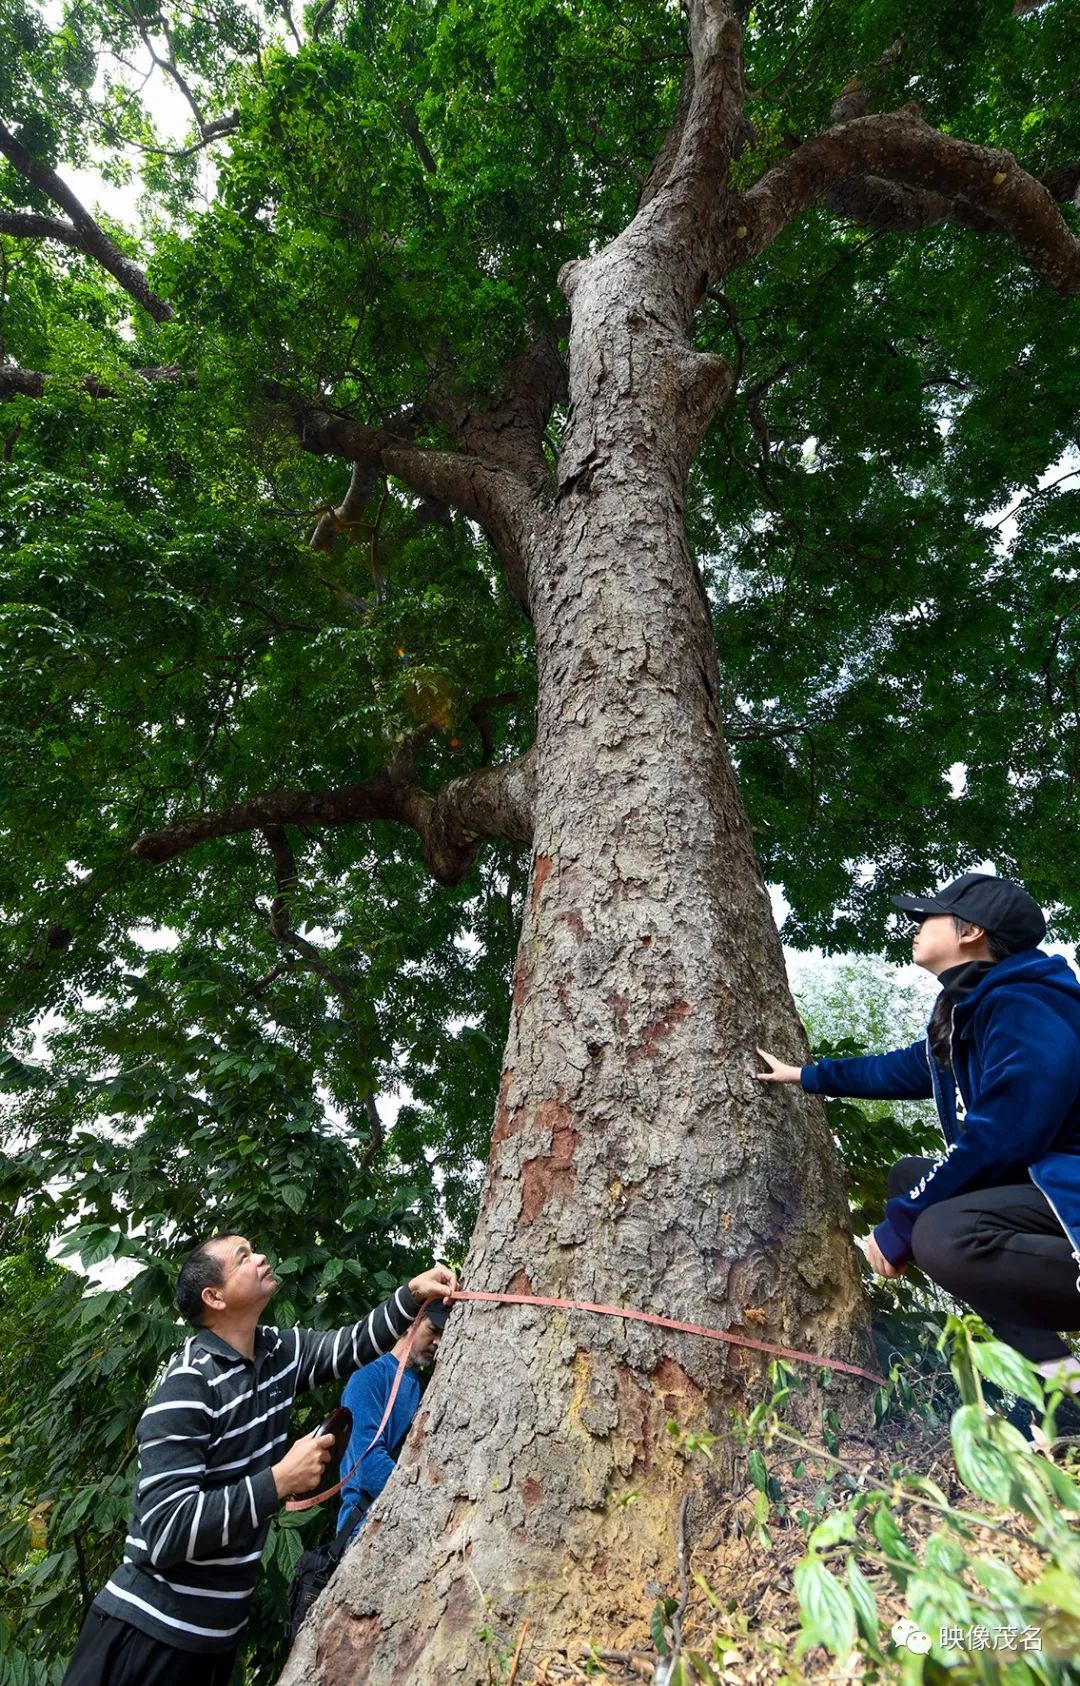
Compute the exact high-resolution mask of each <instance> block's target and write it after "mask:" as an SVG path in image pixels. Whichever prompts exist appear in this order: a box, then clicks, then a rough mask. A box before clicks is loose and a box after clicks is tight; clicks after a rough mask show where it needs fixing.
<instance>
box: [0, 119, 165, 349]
mask: <svg viewBox="0 0 1080 1686" xmlns="http://www.w3.org/2000/svg"><path fill="white" fill-rule="evenodd" d="M0 153H3V155H4V157H5V158H7V159H8V160H9V162H10V163H12V164H14V166H15V168H16V169H17V170H18V172H19V174H20V175H21V176H24V177H25V178H26V180H27V181H28V182H31V183H32V184H33V185H34V186H35V187H37V188H40V189H41V191H42V192H43V193H47V194H48V196H49V198H50V199H51V200H52V201H53V202H54V204H57V205H59V206H60V209H61V210H62V211H66V212H67V214H68V216H69V217H70V218H71V225H70V232H68V231H67V225H65V224H60V225H59V226H60V227H61V228H64V229H65V232H64V233H63V234H60V233H58V232H57V229H56V228H55V227H51V228H50V230H49V232H48V234H47V235H44V236H43V237H44V238H47V239H52V240H57V239H63V240H64V242H65V243H66V244H67V245H69V246H75V247H77V248H78V250H79V251H80V252H83V253H84V254H85V255H86V256H87V257H91V258H94V259H95V261H96V262H98V263H99V264H101V266H102V268H103V269H106V270H108V272H109V274H110V275H111V276H113V278H114V279H115V280H116V281H118V282H119V283H120V285H121V287H123V289H124V291H125V292H127V293H130V294H131V296H132V298H133V299H135V300H136V301H137V302H138V303H139V304H141V305H142V307H143V309H144V310H145V311H146V312H147V313H148V314H149V315H150V316H152V317H153V319H154V321H155V322H168V321H169V320H170V318H171V317H172V314H173V308H172V305H171V304H169V303H167V302H166V300H165V299H162V298H159V297H158V295H157V294H156V293H155V292H154V291H153V290H152V288H151V286H150V284H149V282H148V281H147V279H146V276H145V275H144V274H143V272H142V270H141V269H140V268H139V266H138V264H136V263H133V262H132V261H131V259H130V258H127V257H125V256H124V254H123V252H122V251H121V250H120V248H119V246H117V245H116V244H115V243H114V242H113V241H112V240H110V238H109V236H108V235H107V234H106V233H105V230H104V229H103V228H102V227H101V226H100V224H99V223H97V222H95V220H94V218H93V217H92V216H91V215H90V212H89V211H88V210H87V209H86V207H85V205H83V203H82V201H81V200H80V199H78V198H77V197H76V196H75V194H74V193H72V191H71V189H70V188H69V187H68V186H67V185H66V183H65V182H63V181H61V179H60V177H59V176H58V175H57V173H56V171H55V170H54V169H52V167H51V166H50V165H48V164H41V163H39V162H38V160H37V159H35V158H32V157H31V156H30V154H29V153H28V152H27V150H26V148H25V147H24V146H23V145H22V144H21V142H19V141H17V140H16V138H15V136H14V135H13V134H12V133H11V130H10V129H8V128H6V127H5V125H4V124H3V123H0ZM28 214H29V213H28ZM42 220H43V221H45V222H48V223H50V224H53V223H54V221H55V219H53V218H51V217H48V218H44V219H42Z"/></svg>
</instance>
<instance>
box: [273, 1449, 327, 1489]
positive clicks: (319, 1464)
mask: <svg viewBox="0 0 1080 1686" xmlns="http://www.w3.org/2000/svg"><path fill="white" fill-rule="evenodd" d="M333 1448H334V1437H333V1435H332V1434H319V1435H314V1434H305V1435H302V1436H301V1438H300V1439H299V1440H296V1441H294V1442H293V1444H292V1445H291V1446H290V1447H289V1450H288V1451H287V1452H286V1454H285V1456H284V1457H283V1458H282V1460H281V1462H280V1463H278V1464H275V1465H274V1467H273V1468H272V1469H271V1471H270V1474H271V1475H272V1476H273V1477H274V1486H275V1487H276V1488H277V1494H278V1498H279V1499H287V1498H288V1497H289V1494H290V1493H307V1492H310V1490H311V1488H312V1487H314V1486H315V1485H316V1483H317V1482H319V1481H321V1480H322V1477H323V1471H324V1470H325V1468H326V1466H327V1463H328V1462H329V1460H330V1453H331V1452H332V1451H333Z"/></svg>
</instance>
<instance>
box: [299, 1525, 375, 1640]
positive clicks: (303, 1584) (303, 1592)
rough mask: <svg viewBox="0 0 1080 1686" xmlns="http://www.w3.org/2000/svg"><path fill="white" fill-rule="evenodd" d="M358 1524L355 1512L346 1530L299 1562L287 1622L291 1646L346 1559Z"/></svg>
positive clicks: (317, 1547)
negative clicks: (308, 1615) (347, 1548)
mask: <svg viewBox="0 0 1080 1686" xmlns="http://www.w3.org/2000/svg"><path fill="white" fill-rule="evenodd" d="M358 1520H359V1518H358V1517H357V1515H356V1512H355V1511H353V1512H352V1513H351V1514H350V1515H349V1516H348V1517H347V1518H346V1521H345V1526H344V1527H343V1528H339V1529H338V1531H337V1533H336V1534H335V1535H334V1537H333V1539H332V1540H327V1541H326V1543H325V1545H321V1546H316V1547H315V1549H314V1551H305V1552H304V1554H303V1556H302V1557H298V1558H297V1560H296V1568H295V1569H294V1570H293V1578H292V1580H291V1581H290V1583H289V1614H288V1616H287V1617H286V1618H285V1637H286V1639H287V1640H288V1641H289V1644H290V1645H291V1644H292V1642H293V1640H294V1639H295V1638H296V1636H297V1634H298V1633H299V1632H300V1629H301V1626H302V1625H303V1621H304V1617H305V1616H306V1615H307V1613H308V1611H309V1610H310V1609H311V1606H312V1605H313V1604H314V1602H315V1600H316V1599H317V1598H318V1596H319V1594H320V1592H321V1591H322V1590H323V1588H324V1587H325V1586H327V1585H328V1584H329V1581H330V1578H331V1576H332V1575H333V1573H334V1570H335V1569H336V1568H337V1566H338V1564H339V1563H340V1562H341V1559H342V1558H343V1557H344V1555H345V1547H346V1546H347V1545H348V1543H349V1536H350V1535H351V1534H352V1531H353V1529H354V1528H355V1527H356V1524H357V1521H358Z"/></svg>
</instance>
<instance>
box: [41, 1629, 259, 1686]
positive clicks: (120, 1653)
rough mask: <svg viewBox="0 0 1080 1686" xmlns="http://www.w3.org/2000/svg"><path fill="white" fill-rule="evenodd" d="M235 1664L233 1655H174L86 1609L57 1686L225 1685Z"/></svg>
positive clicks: (172, 1648) (145, 1636) (167, 1647)
mask: <svg viewBox="0 0 1080 1686" xmlns="http://www.w3.org/2000/svg"><path fill="white" fill-rule="evenodd" d="M235 1661H236V1652H235V1651H228V1652H224V1653H222V1652H218V1653H217V1655H216V1656H207V1655H206V1653H205V1652H202V1651H178V1650H177V1649H176V1647H175V1646H174V1645H163V1644H162V1643H161V1641H160V1640H159V1639H151V1638H150V1635H149V1634H147V1633H141V1632H140V1630H139V1629H138V1628H137V1627H132V1626H131V1624H130V1622H121V1621H118V1620H117V1618H116V1617H115V1616H103V1615H101V1614H100V1612H99V1611H97V1610H91V1611H90V1614H89V1615H88V1616H87V1618H86V1620H85V1622H84V1623H83V1625H82V1632H81V1633H80V1634H79V1639H78V1643H77V1645H76V1646H75V1649H74V1651H73V1652H72V1656H71V1661H70V1663H69V1664H68V1669H67V1673H66V1674H65V1676H64V1679H63V1683H62V1686H228V1683H229V1676H230V1675H231V1673H232V1668H233V1663H234V1662H235Z"/></svg>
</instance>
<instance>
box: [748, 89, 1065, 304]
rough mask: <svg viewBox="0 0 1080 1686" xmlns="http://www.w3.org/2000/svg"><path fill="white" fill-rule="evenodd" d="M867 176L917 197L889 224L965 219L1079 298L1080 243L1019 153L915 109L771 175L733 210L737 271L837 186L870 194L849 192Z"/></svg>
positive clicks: (817, 147)
mask: <svg viewBox="0 0 1080 1686" xmlns="http://www.w3.org/2000/svg"><path fill="white" fill-rule="evenodd" d="M858 178H863V179H866V178H873V180H874V183H875V185H876V183H877V182H880V183H882V184H883V186H884V189H885V190H887V189H888V188H889V187H890V186H892V185H895V187H896V188H897V189H899V190H902V191H903V193H904V194H905V195H907V196H908V197H906V198H905V199H904V201H903V215H902V218H901V219H900V220H899V221H897V222H896V223H890V224H889V225H888V226H901V227H904V228H911V227H923V228H929V227H934V226H936V225H937V224H939V223H942V222H957V223H960V224H961V225H963V226H967V227H977V228H979V229H983V230H993V231H994V232H1001V233H1005V234H1008V235H1010V236H1011V238H1012V240H1013V241H1014V242H1015V244H1016V245H1017V247H1018V248H1019V250H1020V251H1021V253H1022V254H1023V256H1024V257H1025V259H1026V260H1027V262H1028V264H1029V266H1030V267H1031V269H1032V270H1033V271H1034V272H1035V274H1036V275H1038V276H1039V277H1040V278H1041V279H1042V280H1043V281H1045V282H1046V283H1047V284H1048V285H1049V286H1051V287H1053V288H1054V290H1055V291H1056V292H1059V293H1061V294H1063V295H1066V296H1068V295H1071V294H1074V293H1077V292H1080V240H1078V239H1077V238H1076V236H1075V235H1074V234H1073V233H1072V231H1071V229H1070V228H1069V226H1068V224H1067V223H1066V222H1065V219H1064V218H1063V217H1062V215H1061V212H1060V211H1059V210H1058V208H1057V206H1056V204H1055V203H1054V200H1053V199H1052V198H1051V195H1050V193H1049V191H1048V190H1047V188H1046V187H1045V186H1044V185H1043V183H1042V182H1040V181H1037V180H1036V178H1035V177H1034V176H1032V175H1029V174H1028V172H1027V171H1026V170H1023V169H1021V167H1020V165H1019V164H1018V163H1017V162H1016V159H1015V158H1014V157H1013V156H1012V154H1011V153H1010V152H1006V151H1004V150H1003V149H1002V148H998V147H988V146H978V145H975V144H974V143H973V142H970V141H964V140H958V139H956V138H955V137H954V136H952V135H944V134H941V133H940V132H939V131H938V130H936V129H932V128H930V127H929V125H928V124H926V123H925V122H924V121H923V119H922V117H921V114H920V113H919V112H918V110H917V109H916V108H913V107H911V106H905V107H903V108H902V109H901V110H900V111H896V112H891V113H888V114H886V115H882V116H870V117H856V118H854V119H852V120H851V121H850V122H846V123H841V124H840V125H839V126H838V127H836V128H834V129H828V130H826V131H825V132H824V133H823V134H820V135H816V136H815V137H814V138H813V139H812V140H808V141H804V142H803V143H802V145H801V146H799V147H797V148H796V149H795V151H794V152H791V153H789V155H788V156H787V158H785V159H782V160H781V162H780V163H778V164H775V165H774V166H773V167H772V169H770V170H768V171H767V172H766V173H765V175H764V176H762V177H761V178H760V180H758V181H757V182H755V184H754V186H753V187H752V188H751V189H750V190H749V192H748V193H747V194H746V196H745V198H744V199H743V201H742V203H741V205H740V206H738V207H736V208H734V209H733V212H732V216H733V217H734V219H735V220H734V221H733V222H731V223H729V225H728V227H727V229H726V231H725V239H724V245H725V248H726V258H727V265H728V267H730V268H734V267H736V266H737V265H738V264H740V263H742V262H745V261H746V259H747V258H749V257H751V256H753V255H755V254H756V253H758V252H761V251H763V250H764V249H765V247H766V246H768V245H769V244H770V243H771V242H772V241H773V240H775V239H776V237H777V235H778V234H779V233H780V232H781V230H782V229H784V228H785V227H786V226H787V224H788V223H789V222H791V220H792V219H793V218H794V217H796V216H798V215H799V213H800V212H801V211H804V210H805V209H806V208H807V207H808V206H809V205H812V204H814V203H815V201H817V200H819V199H824V198H825V197H826V196H827V195H829V194H830V193H832V192H833V191H834V190H837V189H840V188H843V189H844V191H845V192H847V191H849V190H850V191H851V192H852V193H855V192H857V191H865V190H857V189H852V188H850V184H851V183H852V181H853V179H858ZM864 209H865V207H864ZM895 209H896V207H895V206H894V210H895ZM887 214H888V212H887V211H886V210H885V209H884V208H882V210H881V211H880V212H879V215H887ZM860 220H861V219H860ZM877 226H881V223H880V221H879V222H878V224H877Z"/></svg>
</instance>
